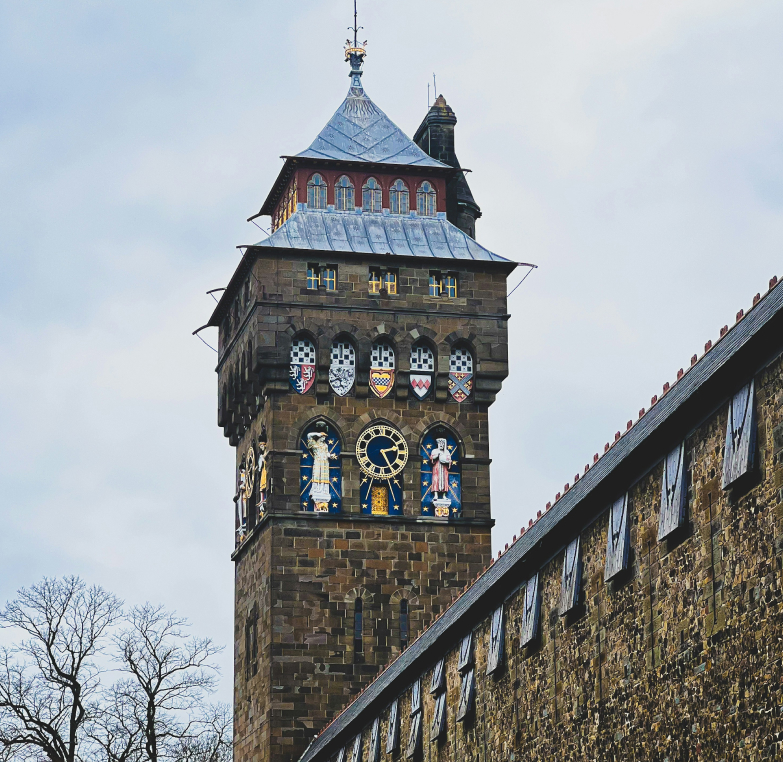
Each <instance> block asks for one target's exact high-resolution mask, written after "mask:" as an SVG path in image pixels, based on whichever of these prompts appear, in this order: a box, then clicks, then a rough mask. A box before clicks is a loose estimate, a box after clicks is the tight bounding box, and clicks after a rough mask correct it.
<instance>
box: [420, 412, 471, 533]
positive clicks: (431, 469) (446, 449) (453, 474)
mask: <svg viewBox="0 0 783 762" xmlns="http://www.w3.org/2000/svg"><path fill="white" fill-rule="evenodd" d="M420 454H421V461H422V464H421V512H422V514H424V515H425V516H437V517H438V518H443V519H446V518H452V519H455V518H459V517H460V516H461V515H462V477H461V461H462V456H461V454H460V448H459V441H458V440H457V438H456V437H455V436H454V434H453V433H452V431H451V430H450V429H447V428H446V427H445V426H435V427H434V428H432V429H430V430H429V431H428V432H427V433H426V434H425V435H424V438H423V439H422V440H421V449H420Z"/></svg>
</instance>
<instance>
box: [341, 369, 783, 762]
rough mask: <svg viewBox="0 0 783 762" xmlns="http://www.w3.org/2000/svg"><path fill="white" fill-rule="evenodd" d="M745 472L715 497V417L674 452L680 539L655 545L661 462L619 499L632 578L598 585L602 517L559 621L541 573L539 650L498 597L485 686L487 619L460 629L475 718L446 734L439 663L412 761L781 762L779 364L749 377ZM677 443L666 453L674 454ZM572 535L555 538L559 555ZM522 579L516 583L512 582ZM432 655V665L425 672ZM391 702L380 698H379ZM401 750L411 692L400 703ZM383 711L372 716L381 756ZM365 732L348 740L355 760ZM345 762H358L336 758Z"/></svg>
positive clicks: (549, 570) (782, 415) (516, 602)
mask: <svg viewBox="0 0 783 762" xmlns="http://www.w3.org/2000/svg"><path fill="white" fill-rule="evenodd" d="M756 409H757V412H758V422H759V423H758V448H759V449H758V452H759V461H760V468H759V474H758V477H757V479H756V480H755V482H754V483H752V484H750V485H746V486H745V487H744V488H743V491H742V492H740V493H737V492H736V491H734V490H730V491H728V492H724V491H723V490H722V489H721V474H722V464H723V448H724V442H725V433H726V422H727V415H728V412H727V406H725V405H724V406H723V408H722V409H720V410H719V411H718V412H717V413H716V414H715V415H714V416H713V417H712V418H710V419H709V420H707V421H706V422H704V423H703V424H702V425H700V426H699V427H698V428H697V430H695V431H694V432H693V433H692V434H691V435H690V436H689V437H688V438H687V440H686V448H687V449H686V452H687V457H688V463H689V476H690V482H689V484H690V488H689V492H688V512H689V521H690V525H691V530H692V531H690V532H689V533H688V534H687V536H686V537H685V538H684V539H681V540H680V541H679V542H678V543H676V544H674V543H672V544H671V545H670V544H669V543H668V542H665V541H664V542H661V543H659V542H658V541H657V529H658V514H659V506H660V494H661V478H662V465H661V464H659V465H658V466H657V467H655V468H654V469H652V471H650V472H649V473H647V474H646V475H643V476H642V477H641V478H640V479H639V481H638V482H637V483H636V484H634V485H633V486H632V487H631V489H630V492H629V510H630V514H629V516H630V518H631V520H632V526H631V548H632V552H631V572H630V575H629V578H628V579H627V580H626V581H625V582H624V583H622V584H619V585H615V584H614V583H612V584H609V585H607V584H605V583H604V563H605V554H606V542H607V537H606V535H607V514H606V513H604V514H602V516H600V517H599V518H598V519H597V520H596V521H595V522H594V523H592V524H591V525H590V526H588V527H585V528H584V529H583V531H582V534H581V538H582V547H583V555H582V559H583V575H582V590H583V595H582V604H583V605H582V607H581V611H580V612H579V613H578V614H577V615H576V616H573V617H570V618H569V617H566V618H563V617H560V616H559V613H558V601H559V595H560V580H561V574H562V566H563V552H562V551H561V552H559V553H558V554H557V555H556V556H555V557H554V558H552V559H551V560H550V561H549V562H548V563H546V564H545V565H544V567H543V568H542V570H541V584H542V607H541V631H542V637H541V639H540V642H539V643H538V644H537V645H536V646H535V647H533V648H527V649H521V648H520V646H519V642H520V624H521V595H520V592H519V591H516V592H513V593H511V594H510V596H509V597H508V598H507V599H506V601H505V604H504V607H505V618H506V629H505V653H506V659H505V664H504V667H503V668H502V669H501V670H500V671H499V672H498V673H496V674H495V675H493V676H487V675H486V665H487V648H488V641H489V621H488V620H485V621H482V622H479V623H477V624H476V625H475V629H474V642H475V663H476V677H477V685H476V710H475V712H474V714H473V716H472V718H471V719H470V720H469V721H466V722H464V723H458V722H456V713H457V705H458V700H459V689H460V679H459V675H458V674H457V655H458V654H457V651H456V650H454V648H456V644H454V648H451V650H450V651H449V652H448V653H447V654H446V662H447V666H446V669H447V697H448V703H447V722H446V725H447V732H446V734H445V736H444V737H443V738H442V740H440V741H430V740H429V723H430V722H431V719H432V714H433V709H434V699H433V697H431V696H430V695H429V692H428V690H427V689H428V687H429V680H430V676H431V670H428V671H427V672H425V674H424V675H423V676H422V693H423V694H424V709H423V711H424V729H423V741H424V743H423V759H424V760H426V762H436V761H437V762H444V761H445V760H460V762H468V761H470V760H475V761H476V762H489V761H490V760H497V761H500V760H503V761H506V760H520V759H521V760H542V761H543V760H547V761H548V760H552V759H557V760H650V761H652V760H660V761H661V762H664V761H665V762H675V761H677V760H715V761H716V762H719V761H720V760H762V759H780V758H781V756H783V669H782V668H781V658H782V657H783V592H782V590H781V586H782V585H783V362H781V360H780V359H778V360H777V361H775V363H774V364H772V365H771V366H769V367H768V368H767V369H765V370H763V371H761V372H760V373H759V374H758V375H757V376H756ZM674 444H676V443H672V445H674ZM570 539H571V538H570V537H568V538H566V537H564V538H563V542H564V544H565V543H566V542H567V541H568V540H570ZM524 581H525V580H522V579H520V580H519V583H520V584H522V583H523V582H524ZM443 655H444V653H443V652H440V653H433V654H432V657H433V662H435V661H436V660H437V659H438V658H440V657H441V656H443ZM393 698H394V697H393V696H389V700H390V701H391V700H392V699H393ZM401 705H402V708H401V711H400V716H401V717H402V724H401V744H400V745H401V749H402V753H401V754H402V756H401V758H404V756H405V752H404V750H405V745H406V741H407V735H408V732H409V728H410V719H409V711H408V707H409V705H410V689H408V690H406V691H405V692H404V693H403V695H402V697H401ZM387 729H388V708H387V709H386V710H384V711H383V712H382V714H381V730H382V747H381V759H382V760H387V759H388V760H389V761H390V762H391V757H392V755H387V754H386V753H385V741H386V732H387ZM369 740H370V727H369V726H367V727H365V728H364V730H363V757H362V759H363V760H368V761H369V762H372V758H371V757H370V756H369V754H370V748H369ZM345 762H358V761H357V760H354V759H353V758H352V756H351V753H350V748H349V749H348V750H347V752H346V757H345Z"/></svg>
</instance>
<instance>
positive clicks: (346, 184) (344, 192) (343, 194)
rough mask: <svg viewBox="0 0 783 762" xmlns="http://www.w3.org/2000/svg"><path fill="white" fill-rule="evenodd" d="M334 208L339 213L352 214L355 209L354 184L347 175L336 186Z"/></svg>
mask: <svg viewBox="0 0 783 762" xmlns="http://www.w3.org/2000/svg"><path fill="white" fill-rule="evenodd" d="M334 206H335V209H337V211H338V212H352V211H353V210H354V208H355V202H354V187H353V183H352V182H351V181H350V179H348V178H347V177H346V176H345V175H343V176H342V177H341V178H340V179H339V180H338V181H337V182H336V183H335V184H334Z"/></svg>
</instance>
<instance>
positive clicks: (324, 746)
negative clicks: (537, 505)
mask: <svg viewBox="0 0 783 762" xmlns="http://www.w3.org/2000/svg"><path fill="white" fill-rule="evenodd" d="M782 317H783V281H781V282H779V283H777V285H776V286H775V287H774V288H771V290H770V291H769V292H768V293H767V295H766V296H765V297H764V298H763V299H762V300H761V301H760V302H759V303H758V304H757V305H755V306H754V307H753V308H752V309H751V310H750V311H749V312H748V314H747V315H745V316H744V318H743V319H742V320H740V321H739V323H737V324H736V325H735V326H734V327H733V328H732V330H730V331H729V332H728V333H727V334H726V335H725V336H723V337H722V338H721V339H720V341H718V342H717V343H716V344H715V346H714V347H712V349H711V350H710V351H709V352H707V353H706V354H705V355H704V356H703V357H702V358H701V359H700V360H699V362H698V363H696V365H695V366H693V367H692V368H690V369H689V371H688V372H687V373H685V375H684V376H683V377H682V378H681V379H680V380H679V381H677V382H676V383H675V384H674V385H673V386H672V387H671V389H670V390H669V391H668V392H667V393H666V395H665V396H664V397H663V398H661V399H660V400H659V401H658V402H657V404H656V405H655V406H654V407H652V408H651V409H650V410H649V412H647V414H646V415H644V416H643V417H642V418H641V419H640V420H639V421H638V422H637V423H636V425H635V426H633V428H631V429H630V430H629V431H628V432H627V433H626V434H625V435H624V436H622V437H621V438H620V440H619V441H618V442H617V443H616V444H615V445H614V446H613V447H612V448H611V449H610V450H609V451H608V452H607V453H606V454H605V455H604V456H603V457H602V458H600V459H599V461H598V462H597V463H596V464H595V465H594V466H593V467H592V468H590V470H589V471H588V472H587V473H586V474H585V475H584V476H583V477H582V478H581V479H580V480H579V481H578V482H576V483H575V484H574V486H573V487H572V488H571V489H570V490H569V491H568V492H566V493H565V495H563V497H562V498H561V499H560V500H558V501H557V502H556V503H555V504H554V505H553V506H552V509H551V510H550V511H548V512H547V513H545V514H544V515H543V516H542V517H541V518H540V519H539V520H538V521H537V522H536V523H535V524H533V527H532V528H531V529H529V530H528V531H527V532H526V533H525V534H523V535H522V536H521V537H520V538H519V540H518V541H517V542H515V543H514V544H513V545H511V547H510V548H509V549H508V550H507V551H506V552H505V553H504V554H503V555H502V556H501V557H500V558H498V560H497V561H496V562H495V563H494V564H493V565H492V566H490V567H489V569H488V570H487V571H486V572H485V573H484V574H482V575H481V576H480V577H479V578H478V579H477V580H476V582H475V583H474V584H473V585H472V586H471V587H470V588H468V590H467V591H466V592H465V593H463V594H462V595H460V597H459V598H457V599H456V601H454V603H452V604H451V606H449V608H447V609H446V611H445V612H444V613H443V615H442V616H441V617H440V618H439V619H437V620H435V621H434V622H433V623H432V625H431V626H430V627H429V628H428V629H427V630H425V631H424V632H423V633H422V634H421V635H420V636H419V637H418V638H417V639H416V640H415V641H414V642H413V643H412V644H411V645H410V646H409V647H408V648H407V649H406V650H405V651H403V652H402V653H401V654H400V656H399V657H398V658H397V659H396V660H395V661H394V662H393V663H392V664H391V665H390V666H389V667H388V669H386V670H385V671H383V672H381V673H380V674H379V675H378V677H376V678H375V680H373V682H371V683H370V684H369V685H368V686H367V687H366V688H365V690H364V691H363V692H362V693H360V694H359V695H358V696H357V697H356V698H355V700H354V701H353V702H351V703H350V704H349V705H348V706H347V708H346V709H344V710H343V711H342V713H341V714H339V715H337V716H336V717H335V718H334V720H333V721H332V722H331V723H330V724H329V725H327V727H326V728H325V729H324V730H323V732H322V733H321V734H320V735H319V736H318V737H317V738H315V739H314V740H313V742H312V743H311V744H310V746H309V747H308V748H307V749H306V750H305V752H304V754H302V756H301V757H300V762H313V761H314V760H324V759H326V756H325V753H326V754H332V753H334V752H335V751H336V750H337V748H338V747H340V746H343V745H345V744H346V743H348V741H349V739H350V738H352V737H353V736H355V735H356V734H357V733H358V732H359V731H360V730H362V729H363V728H364V727H365V726H366V725H368V724H369V723H370V722H371V721H372V719H373V718H374V717H376V716H377V715H378V714H379V713H380V712H382V711H383V710H384V709H385V707H386V706H387V705H388V703H389V702H390V701H391V700H392V699H393V698H395V697H396V695H397V694H398V693H400V692H401V691H403V690H404V689H405V688H406V687H407V686H408V685H409V684H410V682H411V681H412V678H411V676H410V672H411V671H414V670H415V674H416V676H418V675H420V674H421V673H422V672H423V671H425V670H426V669H427V668H429V667H431V666H432V665H433V664H434V663H435V662H436V661H437V660H438V659H439V658H440V657H441V656H443V650H444V646H446V645H449V646H451V645H454V646H456V644H457V643H458V642H459V641H458V638H459V637H462V636H463V635H464V634H466V633H467V632H469V631H470V630H471V629H472V628H473V627H474V626H475V624H476V622H477V621H478V620H480V619H481V618H483V617H485V616H487V615H488V610H487V609H488V607H487V605H486V604H487V603H488V602H490V603H491V602H494V605H497V602H500V601H502V600H503V599H504V597H505V596H506V595H508V593H509V592H510V591H512V590H514V589H515V588H516V587H517V586H518V585H519V584H520V583H521V582H523V581H525V580H526V579H527V578H528V576H529V573H530V572H531V570H530V569H528V570H527V572H528V573H527V574H526V573H525V571H524V565H525V562H526V560H527V557H528V556H529V555H531V554H533V553H534V552H535V551H536V548H537V546H539V544H540V543H542V542H543V541H544V540H546V539H551V538H552V535H553V534H554V533H555V532H557V530H558V529H561V528H562V527H563V526H564V525H565V523H566V521H567V520H568V519H569V518H570V517H572V516H573V515H574V514H575V513H576V511H577V510H578V509H580V508H581V507H582V505H583V504H584V503H586V502H587V501H588V500H590V498H591V497H592V496H593V493H594V492H596V491H597V490H598V489H599V488H600V487H601V486H603V485H604V483H605V482H606V481H607V480H608V479H609V478H610V477H611V476H612V475H614V474H615V473H616V471H617V470H619V469H620V468H621V467H622V466H623V465H625V463H626V462H627V461H628V460H630V459H631V458H633V456H634V455H635V454H636V453H637V451H638V450H640V449H641V448H642V447H643V446H644V445H646V444H647V442H648V441H649V439H650V438H651V437H653V436H654V435H655V434H656V433H657V432H659V430H661V429H662V428H663V427H665V426H666V425H667V424H669V423H670V422H671V420H672V419H673V418H674V417H675V416H678V414H682V412H683V410H684V408H685V407H686V406H687V405H688V403H690V402H691V401H692V400H693V399H694V397H695V396H696V395H697V394H698V392H699V391H700V390H701V389H702V387H703V386H705V385H707V384H708V383H709V382H710V381H712V380H713V378H714V377H715V376H716V375H718V374H719V373H721V372H722V371H724V370H725V369H726V366H727V365H729V364H730V363H732V362H734V363H736V362H743V357H742V355H743V352H744V351H745V350H746V348H747V346H748V345H749V344H750V343H751V342H753V341H754V339H758V338H759V335H760V334H762V332H764V330H765V329H766V328H769V327H770V325H769V324H770V323H773V321H776V322H777V326H776V328H775V330H776V331H777V332H776V333H774V335H773V337H772V338H773V342H772V343H769V344H768V345H766V352H764V353H762V356H766V357H767V359H768V358H769V355H770V354H772V355H774V352H775V350H779V349H780V346H781V338H780V337H781V336H783V332H781V331H780V330H779V328H780V324H781V318H782ZM767 335H769V332H767ZM753 370H754V368H753V367H747V368H745V373H747V374H750V373H752V372H753ZM664 456H665V452H664V451H663V450H661V451H660V457H661V458H662V457H664ZM607 507H608V506H607ZM570 537H571V536H570V535H569V536H566V537H562V538H561V539H562V540H563V543H564V544H565V542H566V541H567V540H568V539H570ZM556 542H557V539H556V540H555V544H556Z"/></svg>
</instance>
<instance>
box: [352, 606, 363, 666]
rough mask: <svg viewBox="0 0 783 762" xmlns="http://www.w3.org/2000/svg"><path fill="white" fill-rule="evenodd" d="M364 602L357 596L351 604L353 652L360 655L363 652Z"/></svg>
mask: <svg viewBox="0 0 783 762" xmlns="http://www.w3.org/2000/svg"><path fill="white" fill-rule="evenodd" d="M362 635H364V601H363V600H362V599H361V598H360V597H359V596H357V597H356V600H354V602H353V651H354V654H361V653H362V652H363V651H364V638H363V637H362Z"/></svg>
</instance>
